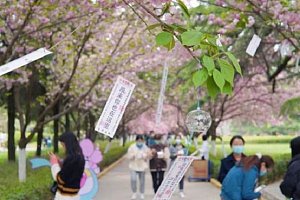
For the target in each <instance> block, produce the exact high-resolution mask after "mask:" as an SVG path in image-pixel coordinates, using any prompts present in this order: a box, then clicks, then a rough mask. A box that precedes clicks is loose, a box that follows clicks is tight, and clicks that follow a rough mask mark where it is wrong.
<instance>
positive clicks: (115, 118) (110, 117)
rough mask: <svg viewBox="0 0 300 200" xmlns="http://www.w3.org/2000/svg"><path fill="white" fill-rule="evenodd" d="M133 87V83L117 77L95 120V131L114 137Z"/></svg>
mask: <svg viewBox="0 0 300 200" xmlns="http://www.w3.org/2000/svg"><path fill="white" fill-rule="evenodd" d="M134 87H135V84H133V83H131V82H130V81H128V80H126V79H124V78H122V77H120V76H119V77H118V79H117V82H116V83H115V85H114V87H113V89H112V91H111V93H110V95H109V98H108V100H107V102H106V104H105V107H104V109H103V112H102V114H101V116H100V118H99V120H98V122H97V125H96V128H95V130H96V131H98V132H100V133H102V134H104V135H107V136H109V137H111V138H113V137H114V135H115V133H116V130H117V128H118V125H119V123H120V121H121V119H122V116H123V114H124V111H125V108H126V106H127V104H128V102H129V99H130V97H131V94H132V92H133V89H134Z"/></svg>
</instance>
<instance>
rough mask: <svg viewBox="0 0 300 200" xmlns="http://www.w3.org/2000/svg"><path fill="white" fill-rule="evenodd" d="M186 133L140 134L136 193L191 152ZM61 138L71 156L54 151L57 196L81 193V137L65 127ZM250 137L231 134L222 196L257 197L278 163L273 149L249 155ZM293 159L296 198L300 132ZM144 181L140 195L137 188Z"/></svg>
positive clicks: (286, 183) (133, 165)
mask: <svg viewBox="0 0 300 200" xmlns="http://www.w3.org/2000/svg"><path fill="white" fill-rule="evenodd" d="M182 136H183V135H182V134H178V135H175V136H174V138H173V139H166V138H165V139H164V140H163V137H162V135H160V134H154V133H153V132H151V133H150V135H149V136H148V137H147V138H144V136H142V135H137V136H136V140H135V143H133V144H132V145H131V146H130V147H129V149H128V153H127V157H128V159H129V169H130V177H131V179H130V180H131V190H132V197H131V199H137V198H138V196H139V199H144V198H145V194H144V193H145V174H146V172H147V171H148V169H149V170H150V173H151V177H152V186H153V192H154V193H156V192H157V191H158V189H159V187H160V185H161V184H162V182H163V179H164V176H165V172H166V171H167V170H168V169H169V168H170V167H171V166H172V164H173V163H174V161H175V160H176V158H177V157H178V156H187V155H188V154H189V152H188V149H187V148H186V147H185V142H184V139H183V137H182ZM202 140H203V144H202V148H201V149H200V152H201V154H200V159H204V160H205V159H208V158H209V157H208V155H207V148H208V144H207V137H206V136H205V137H202ZM59 141H60V142H61V144H62V147H63V148H64V149H65V158H64V159H63V160H61V159H60V158H59V157H58V156H57V155H55V154H52V153H51V154H50V162H51V171H52V176H53V179H54V180H55V182H56V185H57V187H56V190H55V191H54V193H55V199H56V200H64V199H79V195H78V191H79V189H80V180H81V176H82V174H83V170H84V163H85V161H84V157H83V154H82V150H81V148H80V146H79V143H78V140H77V138H76V136H75V135H74V134H73V133H64V134H62V135H61V136H60V138H59ZM245 143H246V142H245V140H244V138H243V137H242V136H239V135H236V136H233V137H232V138H231V140H230V147H231V149H232V153H231V154H230V155H228V156H227V157H226V158H224V159H222V160H221V166H220V171H219V176H218V180H219V181H220V183H221V184H222V187H221V192H220V198H221V200H254V199H258V198H260V196H261V191H260V190H261V189H262V188H263V187H262V186H261V187H258V180H259V178H260V177H262V176H265V175H266V174H267V173H268V172H270V171H271V170H272V168H273V167H274V160H273V159H272V158H271V157H270V156H268V155H261V154H260V153H257V154H255V155H248V156H247V155H245V154H244V149H245V148H244V147H245ZM290 145H291V152H292V159H291V161H290V163H289V165H288V169H287V172H286V174H285V177H284V180H283V181H282V183H281V185H280V190H281V192H282V193H283V194H284V195H285V196H286V197H287V198H290V199H300V176H299V174H300V167H299V166H300V136H299V137H297V138H295V139H293V140H292V141H291V143H290ZM138 182H139V195H138V193H137V191H138V187H137V183H138ZM179 194H180V196H181V197H182V198H184V197H185V194H184V177H183V178H182V179H181V180H180V182H179Z"/></svg>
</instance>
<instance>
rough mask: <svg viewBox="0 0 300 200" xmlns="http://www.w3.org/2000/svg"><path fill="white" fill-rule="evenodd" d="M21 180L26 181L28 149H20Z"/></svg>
mask: <svg viewBox="0 0 300 200" xmlns="http://www.w3.org/2000/svg"><path fill="white" fill-rule="evenodd" d="M19 181H20V182H25V181H26V149H25V148H20V149H19Z"/></svg>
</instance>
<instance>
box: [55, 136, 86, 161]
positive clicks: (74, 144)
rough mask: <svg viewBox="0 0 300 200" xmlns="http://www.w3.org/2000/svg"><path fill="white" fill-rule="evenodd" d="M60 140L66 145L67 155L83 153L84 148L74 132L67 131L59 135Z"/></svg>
mask: <svg viewBox="0 0 300 200" xmlns="http://www.w3.org/2000/svg"><path fill="white" fill-rule="evenodd" d="M58 140H59V141H60V142H63V143H64V145H65V147H66V154H67V156H75V155H82V156H83V153H82V150H81V147H80V145H79V142H78V140H77V138H76V136H75V135H74V134H73V133H72V132H65V133H63V134H62V135H60V136H59V138H58Z"/></svg>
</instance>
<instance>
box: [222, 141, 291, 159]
mask: <svg viewBox="0 0 300 200" xmlns="http://www.w3.org/2000/svg"><path fill="white" fill-rule="evenodd" d="M224 147H225V151H226V153H227V155H228V154H230V153H231V151H232V150H231V148H230V145H229V144H224ZM217 152H218V155H219V154H220V155H222V145H221V144H217ZM290 152H291V149H290V145H289V144H288V143H260V144H246V145H245V154H246V155H253V154H255V153H262V154H268V155H274V154H276V155H277V154H288V153H290ZM218 157H219V156H218Z"/></svg>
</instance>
